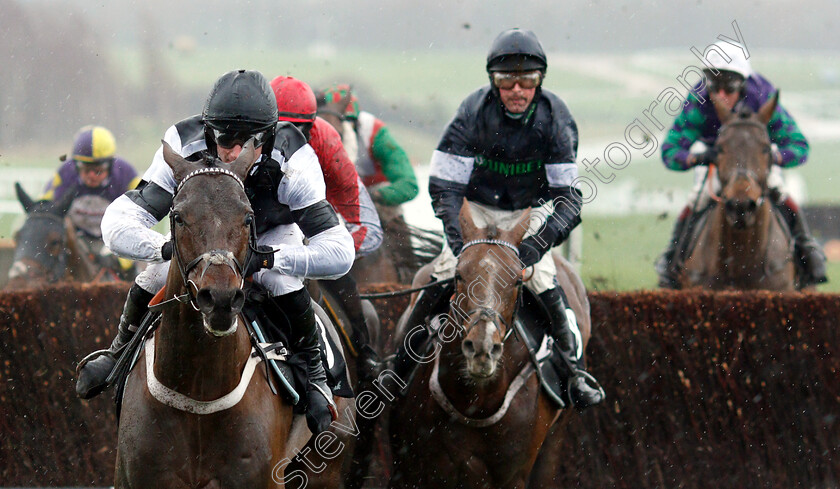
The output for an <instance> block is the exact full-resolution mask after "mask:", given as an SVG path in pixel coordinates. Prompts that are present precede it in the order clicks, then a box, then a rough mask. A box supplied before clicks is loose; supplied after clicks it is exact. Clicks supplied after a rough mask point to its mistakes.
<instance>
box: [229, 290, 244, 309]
mask: <svg viewBox="0 0 840 489" xmlns="http://www.w3.org/2000/svg"><path fill="white" fill-rule="evenodd" d="M244 305H245V292H243V291H242V290H241V289H237V290H236V291H235V292H234V293H233V300H232V301H231V304H230V307H231V309H232V310H234V311H241V310H242V306H244Z"/></svg>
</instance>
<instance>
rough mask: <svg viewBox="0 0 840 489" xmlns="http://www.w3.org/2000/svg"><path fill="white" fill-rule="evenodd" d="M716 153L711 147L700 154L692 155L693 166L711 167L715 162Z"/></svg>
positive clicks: (715, 149)
mask: <svg viewBox="0 0 840 489" xmlns="http://www.w3.org/2000/svg"><path fill="white" fill-rule="evenodd" d="M717 155H718V151H717V148H714V147H711V148H709V149H707V150H706V151H703V152H702V153H697V154H695V155H694V164H695V165H706V166H708V165H711V164H713V163H714V162H715V161H717Z"/></svg>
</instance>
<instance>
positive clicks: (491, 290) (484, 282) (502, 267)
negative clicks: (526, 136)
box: [452, 201, 530, 380]
mask: <svg viewBox="0 0 840 489" xmlns="http://www.w3.org/2000/svg"><path fill="white" fill-rule="evenodd" d="M529 218H530V211H527V210H526V211H525V212H524V214H523V216H522V217H520V219H519V222H518V223H517V224H516V225H515V226H514V227H513V229H511V230H509V231H506V230H501V229H498V228H497V227H496V226H494V225H490V226H487V227H486V228H479V227H477V226H476V225H475V223H474V222H473V217H472V213H471V211H470V206H469V204H468V203H467V202H466V201H464V205H463V206H462V207H461V213H460V223H461V235H462V236H463V239H464V247H463V248H462V250H461V254H460V256H459V257H458V267H457V269H456V276H455V297H456V298H455V300H453V302H452V307H453V311H452V315H453V318H458V320H460V321H461V322H462V327H463V330H464V333H465V334H464V339H463V341H462V342H461V352H462V353H463V355H464V358H465V360H466V370H467V373H468V374H469V375H470V376H471V377H472V378H473V379H474V380H489V379H490V378H492V377H493V376H494V375H495V374H496V372H497V371H498V369H497V367H498V365H499V360H500V359H501V357H502V354H503V353H504V340H505V338H507V336H508V335H509V334H510V333H511V330H510V328H511V327H512V324H513V323H512V321H513V314H514V312H515V309H516V300H517V298H518V296H519V289H520V287H521V285H522V279H521V276H522V265H521V263H520V261H519V254H518V252H517V247H518V246H519V243H520V242H521V241H522V237H523V236H524V234H525V231H526V230H527V229H528V220H529Z"/></svg>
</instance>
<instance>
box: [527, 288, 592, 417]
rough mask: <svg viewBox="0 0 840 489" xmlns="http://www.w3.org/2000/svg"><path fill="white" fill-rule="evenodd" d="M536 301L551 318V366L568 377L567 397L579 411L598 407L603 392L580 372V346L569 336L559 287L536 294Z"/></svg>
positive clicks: (584, 371) (569, 327) (581, 359)
mask: <svg viewBox="0 0 840 489" xmlns="http://www.w3.org/2000/svg"><path fill="white" fill-rule="evenodd" d="M540 299H542V301H543V303H544V304H545V305H546V307H547V308H548V311H549V313H550V314H551V319H552V320H551V331H550V333H549V334H550V335H551V337H552V338H554V344H553V346H552V363H554V364H555V365H556V366H559V367H560V371H561V372H565V374H566V375H568V388H569V395H570V397H571V399H572V402H573V403H574V404H575V406H576V407H578V408H580V409H583V408H587V407H589V406H593V405H595V404H598V403H599V402H601V401H603V400H604V391H603V390H602V389H601V388H600V386H598V383H597V381H596V380H595V378H594V377H592V375H590V374H589V373H587V372H586V370H585V369H584V365H583V352H582V351H581V352H580V356H579V357H578V352H577V349H578V347H580V345H579V344H578V337H575V335H574V333H572V330H571V325H570V323H569V318H568V316H567V315H566V304H565V301H564V300H563V294H562V293H561V291H560V288H559V287H555V288H553V289H550V290H546V291H545V292H543V293H542V294H540ZM587 380H589V381H591V382H593V383H594V384H595V385H596V386H598V388H597V389H595V388H592V387H590V385H589V384H588V383H587Z"/></svg>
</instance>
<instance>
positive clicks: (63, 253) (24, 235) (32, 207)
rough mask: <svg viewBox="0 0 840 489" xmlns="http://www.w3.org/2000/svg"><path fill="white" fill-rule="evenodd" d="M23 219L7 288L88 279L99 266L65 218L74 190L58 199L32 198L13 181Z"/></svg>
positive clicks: (12, 288)
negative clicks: (37, 199)
mask: <svg viewBox="0 0 840 489" xmlns="http://www.w3.org/2000/svg"><path fill="white" fill-rule="evenodd" d="M15 192H16V193H17V197H18V200H19V201H20V204H21V206H23V210H24V212H26V221H24V223H23V226H22V227H21V228H20V229H19V230H18V231H17V233H15V254H14V262H13V263H12V266H11V268H10V269H9V281H8V283H7V284H6V287H5V288H6V290H20V289H27V288H38V287H45V286H47V285H49V284H52V283H55V282H59V281H65V280H66V281H74V282H90V281H92V280H93V279H94V277H96V275H97V272H98V267H97V266H96V264H95V263H94V261H93V260H92V259H90V257H89V256H88V254H87V253H85V250H84V244H83V243H81V242H80V241H79V238H78V236H77V235H76V232H75V228H74V227H73V224H72V223H71V222H70V220H69V219H68V218H67V211H68V210H69V209H70V206H71V204H72V203H73V198H74V194H73V193H72V192H69V193H67V194H66V195H65V196H64V197H63V198H62V199H61V200H59V201H49V200H41V201H35V200H33V199H32V198H31V197H30V196H29V195H28V194H27V193H26V191H25V190H23V187H21V186H20V184H19V183H15Z"/></svg>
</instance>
